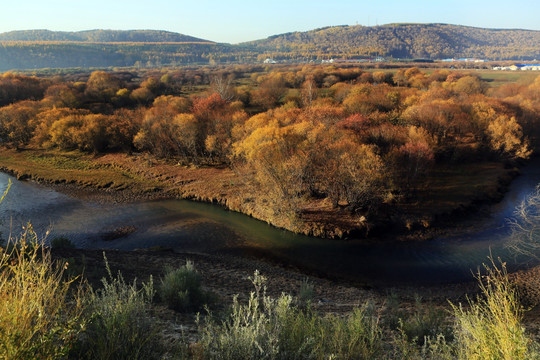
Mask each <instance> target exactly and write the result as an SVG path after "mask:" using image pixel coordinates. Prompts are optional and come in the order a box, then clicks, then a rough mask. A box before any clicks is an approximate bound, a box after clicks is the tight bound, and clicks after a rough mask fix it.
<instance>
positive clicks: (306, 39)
mask: <svg viewBox="0 0 540 360" xmlns="http://www.w3.org/2000/svg"><path fill="white" fill-rule="evenodd" d="M244 45H248V46H253V47H255V48H256V49H258V50H259V51H274V52H277V53H279V54H282V53H290V52H297V53H304V54H309V55H313V54H316V55H319V56H320V55H327V56H348V57H364V56H387V57H393V58H429V59H444V58H457V57H478V58H485V59H489V60H500V59H521V58H523V59H534V58H540V31H536V30H523V29H486V28H476V27H470V26H461V25H450V24H407V23H403V24H387V25H380V26H369V27H368V26H362V25H356V26H348V25H342V26H333V27H324V28H320V29H315V30H311V31H306V32H291V33H285V34H280V35H274V36H270V37H268V38H267V39H261V40H256V41H250V42H247V43H244Z"/></svg>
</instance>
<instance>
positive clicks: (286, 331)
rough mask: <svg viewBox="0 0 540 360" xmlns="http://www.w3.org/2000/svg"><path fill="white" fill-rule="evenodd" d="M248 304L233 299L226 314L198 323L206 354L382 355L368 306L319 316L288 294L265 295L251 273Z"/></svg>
mask: <svg viewBox="0 0 540 360" xmlns="http://www.w3.org/2000/svg"><path fill="white" fill-rule="evenodd" d="M251 280H252V282H253V285H254V287H255V291H254V292H252V293H251V295H250V298H249V300H248V303H247V304H241V303H240V302H239V301H238V298H237V297H235V298H234V300H233V305H232V309H231V312H230V315H228V316H227V317H226V318H225V320H223V321H221V322H218V321H216V320H214V319H212V318H211V317H210V316H209V317H208V318H207V319H206V321H205V322H204V323H203V324H201V323H200V322H199V327H200V332H201V342H200V345H201V348H202V351H201V352H202V356H204V358H207V359H329V358H331V359H373V358H377V356H378V355H381V343H382V342H381V338H382V333H381V330H380V328H379V325H378V324H379V322H378V317H376V316H374V314H373V312H372V308H371V307H370V306H367V305H366V306H364V307H362V308H360V309H356V310H355V311H354V312H353V314H352V315H350V316H349V317H346V318H342V317H338V316H335V315H328V316H326V317H321V316H319V315H318V314H316V313H315V312H313V311H312V310H311V309H310V308H307V309H300V308H298V307H295V306H294V301H293V298H292V297H291V296H290V295H286V294H282V295H281V296H280V297H279V298H277V299H272V298H270V297H269V296H267V295H266V287H265V285H264V283H265V280H266V279H265V278H264V277H262V276H260V275H259V273H258V272H255V275H254V277H253V278H251Z"/></svg>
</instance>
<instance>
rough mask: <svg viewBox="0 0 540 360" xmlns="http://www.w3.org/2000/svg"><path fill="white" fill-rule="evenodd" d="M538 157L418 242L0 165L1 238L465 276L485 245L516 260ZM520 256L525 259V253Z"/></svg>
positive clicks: (378, 272)
mask: <svg viewBox="0 0 540 360" xmlns="http://www.w3.org/2000/svg"><path fill="white" fill-rule="evenodd" d="M539 165H540V162H539V161H535V162H533V163H531V164H530V165H528V166H526V167H525V168H523V169H522V173H523V174H522V175H521V176H520V177H518V178H516V179H515V180H514V182H513V183H512V185H511V187H510V191H509V192H508V193H507V195H506V196H505V198H504V200H503V201H502V202H501V203H499V204H497V205H496V206H494V207H493V209H492V216H491V217H490V219H487V220H483V221H482V222H481V223H480V224H479V225H478V227H477V228H476V229H475V230H474V231H471V232H469V233H468V234H466V235H460V236H454V237H445V238H439V239H434V240H431V241H424V242H408V243H400V242H394V241H375V240H368V241H366V240H361V241H360V240H347V241H335V240H323V239H318V238H312V237H308V236H302V235H295V234H292V233H290V232H287V231H283V230H279V229H275V228H273V227H271V226H269V225H267V224H266V223H263V222H260V221H257V220H254V219H252V218H249V217H248V216H245V215H242V214H238V213H234V212H230V211H226V210H224V209H222V208H220V207H217V206H215V205H210V204H202V203H196V202H190V201H185V200H160V201H142V202H135V203H130V204H98V203H92V202H86V201H83V200H80V199H77V198H72V197H70V196H67V195H64V194H61V193H58V192H56V191H54V190H51V189H49V188H47V187H44V186H41V185H38V184H35V183H32V182H21V181H17V180H16V179H14V178H13V177H11V176H9V175H6V174H3V173H0V191H3V190H4V189H5V188H6V186H7V183H8V181H9V180H10V179H11V181H12V182H13V185H12V187H11V189H10V191H9V193H8V195H7V196H6V199H5V200H4V202H3V203H2V204H0V231H1V232H2V236H3V237H4V238H6V237H7V236H8V234H10V233H11V234H13V235H16V234H18V233H19V232H20V229H21V226H22V225H24V224H25V223H27V222H29V221H30V222H31V223H32V225H33V226H34V228H35V229H36V231H37V232H38V234H44V233H45V232H46V231H47V230H50V234H49V235H48V239H52V238H54V237H57V236H66V237H68V238H70V239H71V240H72V241H73V243H74V244H75V245H76V246H77V247H81V248H115V249H122V250H132V249H135V248H145V247H153V246H164V247H169V248H173V249H174V250H175V251H180V252H208V253H213V252H220V251H228V252H231V251H232V252H236V253H239V254H243V253H244V252H246V253H249V254H253V253H256V254H258V255H262V256H265V257H268V258H271V259H273V260H274V261H279V262H281V263H287V264H291V265H294V266H297V267H300V268H304V269H306V270H308V271H311V272H316V273H319V274H324V275H326V276H330V277H336V278H347V279H348V280H356V281H358V282H366V283H371V284H375V285H376V284H396V283H398V284H399V283H416V284H418V283H445V282H456V281H463V280H469V279H471V278H472V275H471V270H473V271H474V270H476V269H477V268H478V266H479V265H481V264H482V262H486V260H487V257H488V256H489V254H490V249H491V252H492V253H493V255H494V256H501V257H502V258H503V259H504V260H505V261H507V262H508V263H509V264H510V266H511V267H514V268H516V267H518V266H523V265H522V261H523V260H524V259H515V258H514V257H513V256H512V254H510V253H509V251H508V250H507V249H506V248H505V247H504V245H505V242H506V239H507V237H508V232H509V229H508V225H507V220H506V219H507V218H509V217H510V216H512V213H513V211H514V209H515V207H516V205H518V204H519V203H520V202H521V201H522V200H523V199H524V198H526V197H527V196H528V194H530V193H531V192H532V191H533V190H534V188H535V186H536V184H538V183H539V182H540V166H539ZM126 226H129V227H132V228H134V229H135V231H134V232H133V233H131V234H130V235H128V236H125V237H122V238H119V239H116V240H111V241H105V240H103V238H102V237H103V235H104V234H105V233H107V232H111V231H113V230H114V229H118V228H120V227H126ZM525 260H526V259H525Z"/></svg>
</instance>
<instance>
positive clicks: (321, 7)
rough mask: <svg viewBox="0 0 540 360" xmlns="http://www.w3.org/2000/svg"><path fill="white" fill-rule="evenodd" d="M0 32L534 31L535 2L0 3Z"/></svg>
mask: <svg viewBox="0 0 540 360" xmlns="http://www.w3.org/2000/svg"><path fill="white" fill-rule="evenodd" d="M1 3H4V4H2V6H1V7H0V9H1V11H0V32H7V31H12V30H31V29H48V30H54V31H80V30H92V29H113V30H133V29H152V30H167V31H173V32H178V33H182V34H185V35H191V36H195V37H199V38H202V39H206V40H211V41H216V42H225V43H233V44H234V43H239V42H243V41H249V40H258V39H262V38H266V37H268V36H271V35H276V34H281V33H286V32H292V31H307V30H312V29H316V28H319V27H324V26H334V25H356V24H359V25H364V26H374V25H383V24H389V23H398V22H399V23H401V22H408V23H448V24H456V25H468V26H477V27H487V28H520V29H531V30H540V20H539V15H540V1H539V0H512V1H509V0H506V1H501V0H490V1H485V0H481V1H475V0H468V1H465V0H455V1H452V0H443V1H441V0H422V1H414V0H370V1H364V0H356V1H355V0H297V1H295V0H266V1H245V0H222V1H219V0H188V1H186V0H176V1H175V0H145V1H141V0H92V1H88V0H0V4H1Z"/></svg>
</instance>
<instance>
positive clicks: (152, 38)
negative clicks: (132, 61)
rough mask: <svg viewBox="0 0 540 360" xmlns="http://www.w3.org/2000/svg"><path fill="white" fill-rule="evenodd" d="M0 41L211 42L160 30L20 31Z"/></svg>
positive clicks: (7, 35)
mask: <svg viewBox="0 0 540 360" xmlns="http://www.w3.org/2000/svg"><path fill="white" fill-rule="evenodd" d="M0 41H70V42H73V41H85V42H207V43H211V42H212V41H208V40H203V39H199V38H196V37H193V36H188V35H183V34H179V33H174V32H169V31H161V30H86V31H78V32H68V31H50V30H22V31H10V32H5V33H1V34H0Z"/></svg>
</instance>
